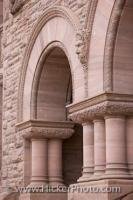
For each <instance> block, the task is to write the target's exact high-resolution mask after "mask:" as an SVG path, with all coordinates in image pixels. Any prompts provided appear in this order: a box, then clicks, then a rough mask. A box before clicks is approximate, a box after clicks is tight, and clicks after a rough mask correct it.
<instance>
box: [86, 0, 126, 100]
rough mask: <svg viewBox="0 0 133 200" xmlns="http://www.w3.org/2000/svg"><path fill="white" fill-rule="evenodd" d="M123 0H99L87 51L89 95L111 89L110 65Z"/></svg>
mask: <svg viewBox="0 0 133 200" xmlns="http://www.w3.org/2000/svg"><path fill="white" fill-rule="evenodd" d="M124 4H125V0H118V1H117V0H113V1H109V0H108V1H105V0H99V1H98V4H97V8H96V12H95V17H94V23H93V28H92V35H91V41H90V51H89V70H88V94H89V97H93V96H95V95H98V94H101V93H103V92H110V91H112V84H113V83H112V82H113V80H112V76H113V74H112V65H113V54H114V47H115V39H116V36H117V28H118V25H119V21H120V17H121V14H122V10H123V7H124Z"/></svg>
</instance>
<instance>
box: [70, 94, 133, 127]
mask: <svg viewBox="0 0 133 200" xmlns="http://www.w3.org/2000/svg"><path fill="white" fill-rule="evenodd" d="M68 113H69V118H70V119H72V120H73V121H74V122H76V123H80V124H82V123H86V122H88V121H92V120H94V119H96V118H101V117H105V116H110V115H112V116H118V115H119V116H120V115H123V116H132V115H133V95H120V94H111V93H105V94H102V95H99V96H97V97H94V98H92V99H89V100H85V101H83V102H80V103H77V104H72V105H70V106H69V107H68Z"/></svg>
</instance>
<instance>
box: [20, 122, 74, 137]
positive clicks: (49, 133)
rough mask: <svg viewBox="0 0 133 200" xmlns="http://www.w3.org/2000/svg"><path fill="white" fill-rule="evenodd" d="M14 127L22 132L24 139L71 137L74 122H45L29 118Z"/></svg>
mask: <svg viewBox="0 0 133 200" xmlns="http://www.w3.org/2000/svg"><path fill="white" fill-rule="evenodd" d="M16 127H17V132H19V131H20V132H22V136H23V137H24V138H25V139H31V138H34V139H35V138H40V139H43V138H47V139H51V138H60V139H66V138H69V137H71V136H72V135H73V133H74V129H73V128H74V124H73V123H72V122H45V121H37V120H34V121H33V120H31V121H27V122H24V123H21V124H18V125H17V126H16Z"/></svg>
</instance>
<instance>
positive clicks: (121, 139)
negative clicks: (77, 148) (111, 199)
mask: <svg viewBox="0 0 133 200" xmlns="http://www.w3.org/2000/svg"><path fill="white" fill-rule="evenodd" d="M82 125H83V175H82V177H81V178H80V179H79V182H83V181H89V180H95V179H101V178H106V177H107V178H130V177H131V176H132V175H133V156H132V152H133V117H130V118H126V117H124V116H106V117H104V118H99V119H95V120H93V121H88V122H86V123H83V124H82Z"/></svg>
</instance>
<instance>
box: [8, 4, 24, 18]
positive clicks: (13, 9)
mask: <svg viewBox="0 0 133 200" xmlns="http://www.w3.org/2000/svg"><path fill="white" fill-rule="evenodd" d="M9 1H10V11H11V14H13V15H14V14H16V13H17V12H18V11H19V10H20V9H21V8H22V7H23V5H24V1H23V0H9Z"/></svg>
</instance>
